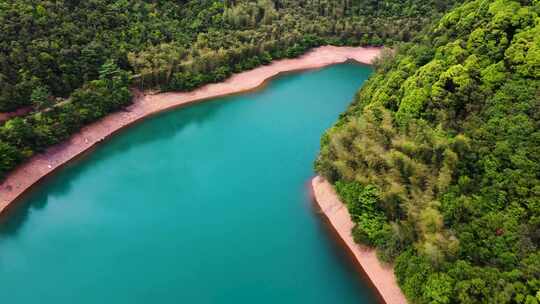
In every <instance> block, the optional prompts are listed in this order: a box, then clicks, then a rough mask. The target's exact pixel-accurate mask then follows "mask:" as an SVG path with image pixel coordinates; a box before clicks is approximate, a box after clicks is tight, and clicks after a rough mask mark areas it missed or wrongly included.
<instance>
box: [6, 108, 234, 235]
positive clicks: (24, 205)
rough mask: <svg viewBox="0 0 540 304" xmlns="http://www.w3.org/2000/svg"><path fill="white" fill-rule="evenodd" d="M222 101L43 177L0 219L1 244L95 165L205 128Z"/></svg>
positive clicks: (119, 139)
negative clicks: (188, 129) (187, 130)
mask: <svg viewBox="0 0 540 304" xmlns="http://www.w3.org/2000/svg"><path fill="white" fill-rule="evenodd" d="M224 101H225V100H222V99H220V100H219V102H214V101H212V102H204V103H201V104H196V105H193V106H188V107H185V108H179V109H175V110H172V111H169V112H164V113H161V114H158V115H156V116H154V117H151V118H149V119H147V120H145V121H143V122H141V123H139V124H137V125H135V126H131V127H128V128H126V129H125V130H122V131H120V133H118V134H116V135H115V136H113V137H112V138H110V139H108V140H106V141H105V142H103V143H101V144H99V145H98V146H96V147H95V148H93V149H90V150H89V151H87V152H85V153H83V154H82V155H80V156H79V157H77V158H76V159H75V160H72V161H71V162H69V163H67V164H66V165H65V166H64V167H63V168H61V169H58V170H57V171H56V172H55V173H53V174H52V175H50V176H47V177H45V178H44V179H43V180H42V181H40V182H39V183H38V184H37V185H35V186H34V187H32V188H31V189H30V190H29V191H27V192H26V193H24V194H23V195H22V196H21V197H19V199H17V200H16V201H15V202H14V204H12V205H11V206H10V207H9V208H8V209H7V210H5V212H4V213H3V214H2V215H0V241H1V239H2V238H8V237H14V236H16V235H17V233H18V232H19V231H20V229H21V227H23V225H24V224H25V223H26V222H27V220H28V219H29V218H30V216H31V214H32V212H33V211H39V210H43V209H44V208H45V207H46V206H47V203H48V200H49V198H50V197H52V196H62V195H65V194H67V193H69V192H70V191H72V187H73V182H74V181H75V180H77V178H78V177H79V176H80V175H83V174H84V173H86V172H87V171H88V170H90V169H91V168H92V167H93V166H95V165H96V163H97V162H102V161H105V160H107V159H109V158H111V157H115V156H117V155H118V154H121V153H126V152H128V151H130V150H131V149H133V148H135V147H137V146H140V145H148V144H152V143H153V142H156V141H160V140H167V139H171V138H172V137H174V136H175V135H176V134H178V133H179V132H181V131H182V130H183V129H185V128H186V127H188V126H191V125H201V124H204V123H206V122H207V121H209V120H210V119H211V118H212V117H213V116H215V115H216V113H217V112H218V111H219V110H220V109H221V108H222V107H223V106H224ZM74 203H76V202H74Z"/></svg>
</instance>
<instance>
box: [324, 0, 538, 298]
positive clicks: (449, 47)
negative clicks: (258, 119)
mask: <svg viewBox="0 0 540 304" xmlns="http://www.w3.org/2000/svg"><path fill="white" fill-rule="evenodd" d="M539 14H540V2H538V1H519V2H518V1H511V0H476V1H470V2H468V3H466V4H464V5H462V6H460V7H457V8H455V9H453V10H452V11H451V12H449V13H448V14H447V15H445V16H444V17H443V18H442V19H441V20H440V21H439V22H437V23H435V24H434V25H433V26H432V27H431V28H430V29H429V30H427V31H426V32H425V33H424V34H423V35H420V36H418V37H417V40H416V41H415V43H406V44H402V45H400V46H399V47H398V49H397V51H396V52H395V53H394V54H392V55H387V56H385V57H384V58H383V59H380V60H379V62H377V66H376V67H377V71H376V73H375V75H373V77H371V78H370V79H369V80H368V81H367V83H366V84H365V85H364V86H363V88H362V89H361V90H360V92H359V93H358V94H357V96H356V99H355V100H354V102H353V104H352V105H351V106H350V107H349V109H348V110H347V112H346V113H344V114H343V115H341V117H340V120H339V121H338V122H337V123H336V125H335V126H334V127H332V128H331V129H330V130H329V131H328V132H327V133H326V134H325V136H324V140H322V141H321V153H320V155H319V158H318V159H317V161H316V166H315V167H316V169H317V171H318V172H319V173H320V174H322V175H324V176H325V177H326V178H327V179H329V180H331V181H333V182H335V184H336V188H337V187H338V185H340V184H341V183H343V182H346V183H348V184H354V183H355V184H357V185H356V186H355V187H356V188H358V189H363V187H367V186H375V187H376V188H377V190H378V192H377V193H378V200H377V202H376V208H378V209H380V210H382V211H383V212H384V214H385V215H386V222H383V223H377V225H378V227H383V228H382V229H381V232H380V233H378V234H377V238H378V240H380V241H379V243H375V244H374V243H373V242H370V238H368V237H358V238H356V239H357V240H358V241H360V242H364V243H367V244H371V245H374V246H375V247H377V249H378V250H379V256H380V257H381V258H382V259H383V260H385V261H388V260H393V259H394V262H395V271H396V275H397V278H398V281H399V284H400V286H401V287H402V289H403V291H404V293H405V294H406V296H407V297H408V298H409V300H410V301H411V302H413V303H537V302H538V301H539V299H538V296H539V291H540V281H539V279H538V276H539V275H540V269H539V268H538V265H540V261H539V256H540V255H539V252H540V248H539V246H540V200H539V197H540V175H539V174H538V172H540V149H539V147H540V130H539V127H540V114H539V113H540V111H539V109H540V75H539V72H540V69H539V65H538V60H537V57H538V55H539V54H540V52H538V50H539V47H540V40H539V39H540V32H539V31H540V17H539ZM344 200H345V199H344ZM353 207H354V206H353ZM349 208H351V206H349ZM353 213H354V211H353V212H351V214H353ZM353 218H354V216H353ZM357 222H358V221H357ZM358 226H359V225H358ZM357 229H358V228H355V230H354V231H353V234H356V233H357V232H356V230H357ZM360 232H363V231H360ZM359 234H360V236H366V235H368V234H366V233H363V234H362V233H359ZM380 242H383V244H381V243H380ZM389 248H391V249H390V250H389ZM396 257H397V258H396Z"/></svg>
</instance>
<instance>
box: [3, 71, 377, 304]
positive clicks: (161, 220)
mask: <svg viewBox="0 0 540 304" xmlns="http://www.w3.org/2000/svg"><path fill="white" fill-rule="evenodd" d="M371 72H372V69H371V68H370V67H368V66H362V65H357V64H340V65H335V66H331V67H328V68H325V69H321V70H315V71H308V72H302V73H295V74H289V75H286V76H281V77H279V78H277V79H275V80H272V81H271V82H270V83H269V84H268V86H267V87H265V88H264V89H262V90H260V91H257V92H252V93H247V94H242V95H237V96H231V97H224V98H217V99H214V100H212V101H208V102H203V103H200V104H195V105H191V106H188V107H185V108H180V109H177V110H173V111H171V112H167V113H163V114H160V115H157V116H154V117H152V118H149V119H147V120H145V121H144V122H142V123H140V124H137V125H136V126H134V127H131V128H128V129H126V130H124V131H122V132H121V133H119V134H118V135H116V136H114V137H113V138H111V139H110V140H108V141H107V142H106V143H104V144H102V145H100V146H98V147H97V148H96V149H95V150H94V151H93V152H92V153H89V154H88V155H86V156H84V157H82V158H81V159H79V160H77V161H75V162H73V163H71V164H69V165H68V166H66V167H65V168H64V169H61V170H59V171H58V172H57V173H56V174H54V175H53V176H52V177H50V178H48V179H47V180H46V181H45V182H43V183H41V184H40V185H39V186H37V187H36V188H35V189H34V190H32V191H31V193H29V194H28V195H26V197H25V198H24V200H23V201H21V202H19V203H18V206H16V208H13V210H11V211H10V212H8V214H7V215H8V216H7V217H4V218H2V220H1V222H0V292H1V296H0V297H1V299H2V302H3V303H11V304H26V303H55V304H64V303H122V304H123V303H126V304H127V303H201V304H205V303H212V304H214V303H218V304H221V303H227V304H228V303H231V304H237V303H284V304H286V303H299V304H300V303H321V304H322V303H328V304H334V303H375V302H376V300H375V297H374V293H373V291H371V290H370V288H369V285H368V284H367V283H366V282H364V281H363V280H362V279H361V277H360V275H359V274H358V273H357V272H356V270H355V268H354V266H353V265H352V263H351V262H350V260H349V258H348V256H347V255H346V253H345V252H344V250H343V249H342V248H341V247H340V246H339V243H338V242H337V241H335V240H334V238H333V236H332V234H331V233H330V230H329V229H328V228H327V227H326V226H325V224H324V222H323V221H322V219H321V217H320V216H319V215H318V214H317V213H316V212H315V210H314V206H313V204H312V202H311V199H310V196H309V191H308V189H307V184H308V182H309V181H310V178H311V177H312V176H313V175H314V171H313V161H314V160H315V157H316V155H317V152H318V149H319V142H320V137H321V135H322V133H323V132H324V130H325V129H327V128H328V127H330V126H331V125H332V124H333V123H334V122H335V121H336V119H337V117H338V115H339V114H340V113H341V112H343V111H344V110H345V109H346V107H347V105H348V104H349V103H350V102H351V100H352V99H353V96H354V94H355V92H356V91H357V90H358V88H359V87H360V86H361V85H362V83H363V82H364V81H365V80H366V79H367V78H368V76H369V75H370V74H371Z"/></svg>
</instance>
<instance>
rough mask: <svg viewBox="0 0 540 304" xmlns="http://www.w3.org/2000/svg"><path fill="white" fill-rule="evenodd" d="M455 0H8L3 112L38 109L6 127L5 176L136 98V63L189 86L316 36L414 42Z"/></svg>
mask: <svg viewBox="0 0 540 304" xmlns="http://www.w3.org/2000/svg"><path fill="white" fill-rule="evenodd" d="M455 1H458V0H452V1H449V2H448V3H446V2H440V1H438V0H429V1H416V0H415V1H407V2H402V1H399V0H387V1H385V3H384V5H379V4H378V3H375V2H373V1H368V0H360V1H314V0H308V1H300V0H290V1H281V0H279V1H278V0H260V1H250V0H236V1H217V0H196V1H195V0H188V1H145V0H133V1H126V0H112V1H105V0H94V1H65V0H60V1H38V2H36V1H32V0H0V111H11V110H16V109H18V108H21V107H25V106H28V107H31V108H33V110H34V113H31V114H29V115H27V116H25V117H23V118H21V120H15V121H14V122H13V123H6V125H5V127H0V134H1V136H0V139H1V140H2V142H3V144H5V145H3V149H6V151H7V152H6V153H3V154H0V162H1V163H2V169H1V171H0V176H2V175H4V174H5V173H6V172H7V171H9V170H10V169H11V168H13V167H14V166H15V165H16V164H18V163H20V162H21V161H22V160H24V159H26V158H28V157H29V156H30V155H32V154H33V153H35V152H37V151H42V150H43V149H45V148H46V147H48V146H49V145H52V144H54V143H58V142H59V141H61V140H62V139H65V138H67V137H68V136H69V135H70V134H72V133H73V132H74V131H76V130H78V129H79V128H80V127H81V126H82V125H84V124H86V123H89V122H92V121H94V120H96V119H99V118H100V117H103V116H104V115H106V114H107V113H110V112H111V111H116V110H118V109H120V108H121V107H122V106H124V105H126V104H129V102H130V101H129V99H130V98H129V95H130V94H129V91H128V86H127V82H128V80H129V79H128V78H129V77H128V74H132V75H134V76H133V84H134V85H136V86H138V87H139V88H141V89H143V90H146V89H152V90H162V91H170V90H175V91H178V90H182V91H190V90H193V89H195V88H197V87H200V86H202V85H204V84H207V83H212V82H218V81H222V80H224V79H226V78H227V77H229V76H230V75H231V74H232V73H236V72H241V71H244V70H248V69H252V68H254V67H256V66H259V65H261V64H268V63H270V62H271V61H272V60H274V59H280V58H292V57H296V56H299V55H301V54H303V53H305V52H306V51H307V50H309V49H310V48H312V47H315V46H320V45H324V44H335V45H381V44H383V43H384V44H389V45H390V44H393V43H394V42H395V41H409V40H410V39H411V38H412V34H414V33H417V32H418V31H419V30H420V29H421V27H422V25H424V24H426V23H427V22H428V21H430V20H431V19H432V18H434V17H436V16H437V15H438V14H439V13H441V12H442V11H444V10H445V9H447V8H448V7H449V6H451V5H452V4H453V3H454V2H455ZM18 136H22V137H20V138H18ZM13 147H15V150H17V151H15V152H13V151H12V148H13ZM14 154H16V155H15V156H13V155H14Z"/></svg>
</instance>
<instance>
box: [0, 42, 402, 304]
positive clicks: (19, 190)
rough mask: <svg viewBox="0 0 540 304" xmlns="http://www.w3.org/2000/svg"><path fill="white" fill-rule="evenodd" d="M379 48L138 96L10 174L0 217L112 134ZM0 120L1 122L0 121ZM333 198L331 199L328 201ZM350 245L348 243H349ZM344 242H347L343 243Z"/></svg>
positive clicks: (364, 256)
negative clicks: (188, 88)
mask: <svg viewBox="0 0 540 304" xmlns="http://www.w3.org/2000/svg"><path fill="white" fill-rule="evenodd" d="M380 51H381V49H380V48H361V47H356V48H355V47H334V46H323V47H319V48H316V49H313V50H311V51H310V52H308V53H307V54H305V55H303V56H301V57H299V58H295V59H284V60H278V61H274V62H273V63H272V64H270V65H267V66H261V67H258V68H255V69H253V70H250V71H246V72H243V73H239V74H235V75H233V76H232V77H230V78H229V79H227V80H226V81H224V82H221V83H216V84H209V85H206V86H203V87H201V88H199V89H197V90H195V91H192V92H179V93H160V94H142V93H138V94H137V95H136V96H135V97H134V102H133V104H132V105H130V106H129V107H127V108H126V109H125V110H123V111H119V112H116V113H113V114H110V115H108V116H106V117H105V118H103V119H101V120H99V121H97V122H95V123H92V124H90V125H88V126H86V127H84V128H83V129H82V130H81V131H80V132H78V133H77V134H75V135H73V136H72V137H71V138H70V139H68V140H66V141H65V142H64V143H61V144H58V145H55V146H53V147H51V148H49V149H47V151H46V152H45V153H41V154H37V155H35V156H34V157H32V158H31V159H30V160H28V161H27V162H25V163H24V164H22V165H21V166H19V167H17V168H16V169H15V170H14V171H12V172H11V173H10V174H9V175H8V176H7V177H6V178H5V179H4V181H3V182H2V183H0V215H2V214H3V213H5V211H6V210H8V207H10V206H13V205H15V204H14V202H16V200H17V199H18V198H20V197H21V196H22V195H23V194H24V193H26V192H27V191H28V190H30V189H31V188H32V186H34V185H36V184H37V183H38V182H39V181H41V180H43V179H44V178H45V177H47V176H49V175H50V174H51V173H53V172H54V171H55V170H57V169H59V168H61V167H63V166H65V165H66V164H67V163H69V162H70V161H72V160H74V159H76V158H77V157H79V156H81V155H83V154H84V153H85V152H88V151H91V149H92V148H93V147H95V146H96V145H97V144H99V143H100V142H102V141H103V140H105V139H106V138H108V137H110V136H111V135H113V134H114V133H116V132H118V131H120V130H122V129H123V128H125V127H128V126H130V125H132V124H134V123H136V122H138V121H141V120H143V119H144V118H147V117H149V116H152V115H154V114H157V113H160V112H163V111H166V110H170V109H173V108H177V107H180V106H185V105H188V104H191V103H194V102H200V101H203V100H207V99H212V98H216V97H221V96H226V95H232V94H238V93H242V92H246V91H250V90H255V89H258V88H260V87H262V86H264V84H265V83H266V82H267V81H269V80H271V79H272V78H273V77H275V76H277V75H279V74H282V73H287V72H293V71H300V70H307V69H316V68H321V67H325V66H328V65H332V64H337V63H343V62H346V61H348V60H353V61H357V62H359V63H365V64H369V63H371V62H372V60H373V59H374V58H375V57H377V56H378V55H379V54H380ZM0 118H1V117H0ZM312 185H313V189H314V194H315V197H316V200H317V202H318V203H319V206H320V207H321V210H322V211H323V213H324V214H325V215H326V216H327V218H328V219H329V221H330V223H331V224H332V226H333V228H334V229H335V230H336V232H337V233H338V234H339V235H340V237H341V238H342V239H343V240H344V241H345V243H346V244H347V246H348V248H349V249H350V250H351V252H352V253H353V254H354V256H355V257H356V259H357V261H358V262H359V264H360V265H361V266H362V268H363V269H364V271H365V273H366V274H367V275H368V277H369V279H370V280H371V282H372V283H373V285H374V286H375V287H376V289H377V290H378V292H379V293H380V295H381V297H382V298H383V299H384V300H385V301H386V303H397V304H399V303H406V301H405V298H404V297H403V295H402V293H401V291H400V290H399V287H398V286H397V284H396V282H395V279H394V275H393V272H392V270H391V269H388V268H382V267H381V266H380V264H379V263H378V260H377V258H376V256H375V253H374V252H373V251H369V250H368V251H366V250H365V249H360V247H358V246H357V245H356V244H354V242H353V243H350V242H349V241H352V238H351V236H350V230H351V228H352V222H351V221H350V217H349V214H348V211H347V210H346V208H343V207H341V208H339V205H338V204H341V203H340V202H339V200H338V199H337V197H336V196H335V193H333V189H332V187H331V186H330V184H328V183H326V184H325V182H324V181H323V180H321V179H320V178H315V179H314V180H313V183H312ZM332 195H333V196H332ZM349 239H350V240H349ZM348 240H349V241H348Z"/></svg>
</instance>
